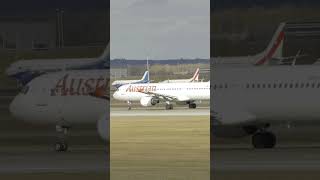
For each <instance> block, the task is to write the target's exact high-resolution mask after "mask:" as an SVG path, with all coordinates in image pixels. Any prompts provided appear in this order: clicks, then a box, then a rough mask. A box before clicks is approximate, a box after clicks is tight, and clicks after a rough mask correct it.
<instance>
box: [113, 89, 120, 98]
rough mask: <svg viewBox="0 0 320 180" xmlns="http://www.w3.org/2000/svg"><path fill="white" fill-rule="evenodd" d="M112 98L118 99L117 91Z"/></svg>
mask: <svg viewBox="0 0 320 180" xmlns="http://www.w3.org/2000/svg"><path fill="white" fill-rule="evenodd" d="M113 98H114V99H119V91H116V92H114V93H113Z"/></svg>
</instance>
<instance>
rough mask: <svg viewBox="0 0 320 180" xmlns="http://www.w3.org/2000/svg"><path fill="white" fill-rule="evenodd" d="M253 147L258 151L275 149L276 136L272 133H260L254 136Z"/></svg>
mask: <svg viewBox="0 0 320 180" xmlns="http://www.w3.org/2000/svg"><path fill="white" fill-rule="evenodd" d="M252 145H253V147H254V148H256V149H265V148H273V147H274V146H275V145H276V136H275V135H274V134H273V133H271V132H258V133H256V134H254V135H253V136H252Z"/></svg>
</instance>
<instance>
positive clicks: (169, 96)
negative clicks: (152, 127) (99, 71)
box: [113, 82, 210, 110]
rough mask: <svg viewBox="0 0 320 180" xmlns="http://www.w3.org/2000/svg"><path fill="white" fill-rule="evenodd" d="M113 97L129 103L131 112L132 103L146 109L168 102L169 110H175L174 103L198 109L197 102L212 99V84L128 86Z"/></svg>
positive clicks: (122, 87) (123, 87)
mask: <svg viewBox="0 0 320 180" xmlns="http://www.w3.org/2000/svg"><path fill="white" fill-rule="evenodd" d="M113 97H114V99H116V100H121V101H127V103H128V105H129V107H128V109H129V110H130V109H131V102H132V101H139V102H140V104H141V105H142V106H145V107H148V106H154V105H156V104H158V103H160V102H161V101H162V102H166V106H165V107H166V109H167V110H169V109H173V104H172V103H173V102H175V103H177V104H181V105H189V108H196V107H197V105H196V103H195V102H196V101H201V100H209V99H210V82H194V83H147V84H127V85H123V86H121V87H120V88H119V89H118V90H117V91H116V92H114V94H113Z"/></svg>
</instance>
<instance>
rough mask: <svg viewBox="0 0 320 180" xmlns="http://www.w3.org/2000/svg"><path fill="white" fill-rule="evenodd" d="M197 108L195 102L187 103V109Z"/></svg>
mask: <svg viewBox="0 0 320 180" xmlns="http://www.w3.org/2000/svg"><path fill="white" fill-rule="evenodd" d="M196 108H197V104H196V103H190V104H189V109H196Z"/></svg>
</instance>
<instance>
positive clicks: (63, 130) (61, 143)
mask: <svg viewBox="0 0 320 180" xmlns="http://www.w3.org/2000/svg"><path fill="white" fill-rule="evenodd" d="M69 129H70V127H69V126H61V125H56V132H57V134H58V135H57V141H56V143H55V147H54V148H55V151H57V152H66V151H67V150H68V143H67V134H68V131H69Z"/></svg>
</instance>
